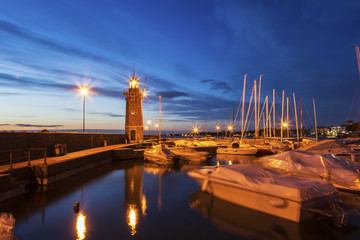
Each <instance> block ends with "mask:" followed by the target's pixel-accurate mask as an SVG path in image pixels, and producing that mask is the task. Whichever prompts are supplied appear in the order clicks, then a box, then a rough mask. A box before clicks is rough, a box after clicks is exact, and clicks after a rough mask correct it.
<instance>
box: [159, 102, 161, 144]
mask: <svg viewBox="0 0 360 240" xmlns="http://www.w3.org/2000/svg"><path fill="white" fill-rule="evenodd" d="M159 144H160V146H161V95H159Z"/></svg>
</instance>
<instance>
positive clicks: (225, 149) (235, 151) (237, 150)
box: [216, 148, 258, 155]
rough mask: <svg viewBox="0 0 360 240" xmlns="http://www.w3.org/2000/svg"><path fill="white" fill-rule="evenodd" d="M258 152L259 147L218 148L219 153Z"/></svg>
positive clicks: (242, 153)
mask: <svg viewBox="0 0 360 240" xmlns="http://www.w3.org/2000/svg"><path fill="white" fill-rule="evenodd" d="M257 152H258V149H257V148H218V149H217V151H216V153H217V154H231V155H255V154H256V153H257Z"/></svg>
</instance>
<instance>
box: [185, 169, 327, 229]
mask: <svg viewBox="0 0 360 240" xmlns="http://www.w3.org/2000/svg"><path fill="white" fill-rule="evenodd" d="M188 174H189V176H191V177H192V178H194V179H195V180H196V181H197V182H198V183H199V185H200V186H202V190H203V191H206V192H208V193H210V194H212V195H214V196H216V197H218V198H220V199H223V200H225V201H228V202H231V203H235V204H237V205H240V206H243V207H247V208H250V209H253V210H257V211H260V212H264V213H267V214H271V215H274V216H277V217H280V218H284V219H287V220H290V221H294V222H300V221H302V220H305V219H308V218H311V217H312V216H313V213H311V212H309V211H307V210H306V208H314V207H318V206H321V205H324V204H327V203H328V198H326V197H322V198H317V199H314V200H311V201H303V202H298V201H294V200H290V199H285V198H281V197H278V196H274V195H269V194H264V193H260V192H256V191H253V190H249V189H244V188H241V187H239V186H237V185H236V184H233V183H231V182H226V181H223V180H218V179H211V180H210V179H207V178H206V177H205V176H204V175H202V174H199V173H197V172H189V173H188Z"/></svg>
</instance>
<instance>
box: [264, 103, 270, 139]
mask: <svg viewBox="0 0 360 240" xmlns="http://www.w3.org/2000/svg"><path fill="white" fill-rule="evenodd" d="M265 103H266V137H269V104H268V96H266V98H265Z"/></svg>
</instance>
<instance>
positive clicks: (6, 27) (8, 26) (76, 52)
mask: <svg viewBox="0 0 360 240" xmlns="http://www.w3.org/2000/svg"><path fill="white" fill-rule="evenodd" d="M0 29H1V30H3V31H5V32H7V33H10V34H12V35H15V36H17V37H20V38H22V39H25V40H28V41H31V42H33V43H36V44H39V45H42V46H45V47H47V48H50V49H52V50H55V51H57V52H61V53H63V54H66V55H69V56H74V57H80V58H84V59H91V60H92V61H96V62H99V63H103V64H107V65H109V66H112V67H116V68H119V67H121V68H124V69H127V66H125V65H123V64H120V63H119V62H117V61H114V60H112V59H110V58H106V57H103V56H100V55H96V54H93V53H91V52H87V51H83V50H81V49H75V48H72V47H68V46H62V45H61V44H60V43H56V42H55V41H53V40H48V39H45V38H42V37H40V36H37V35H36V34H34V33H32V32H30V31H27V30H26V29H25V28H22V27H21V26H19V25H16V24H13V23H11V22H8V21H5V20H3V19H2V20H0Z"/></svg>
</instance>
